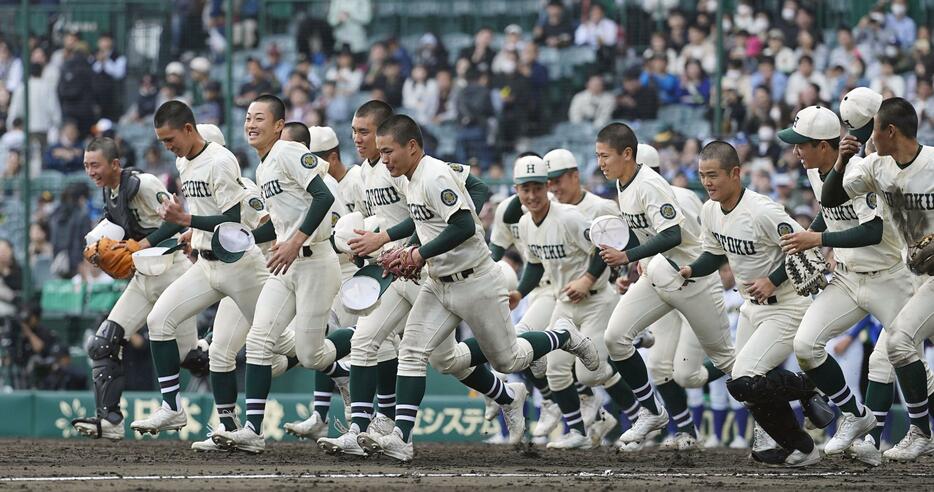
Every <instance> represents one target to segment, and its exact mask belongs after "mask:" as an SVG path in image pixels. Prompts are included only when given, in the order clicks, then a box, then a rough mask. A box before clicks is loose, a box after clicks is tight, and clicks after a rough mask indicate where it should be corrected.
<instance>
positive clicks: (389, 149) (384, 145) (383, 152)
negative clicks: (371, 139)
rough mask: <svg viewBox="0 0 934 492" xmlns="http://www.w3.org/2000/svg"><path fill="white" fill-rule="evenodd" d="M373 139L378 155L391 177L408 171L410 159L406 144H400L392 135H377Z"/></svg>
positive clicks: (410, 165)
mask: <svg viewBox="0 0 934 492" xmlns="http://www.w3.org/2000/svg"><path fill="white" fill-rule="evenodd" d="M375 140H376V147H377V148H378V149H379V156H380V158H382V160H383V164H385V165H386V169H388V170H389V174H390V175H391V176H392V177H394V178H398V177H399V176H402V175H404V174H406V173H408V172H409V169H410V168H411V167H412V163H411V160H412V159H411V156H410V152H409V148H408V146H407V145H400V144H399V142H396V139H394V138H392V135H382V136H378V137H376V138H375Z"/></svg>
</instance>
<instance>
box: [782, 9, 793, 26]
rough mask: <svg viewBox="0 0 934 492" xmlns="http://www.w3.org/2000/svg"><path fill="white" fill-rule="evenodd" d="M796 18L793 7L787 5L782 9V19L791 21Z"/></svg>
mask: <svg viewBox="0 0 934 492" xmlns="http://www.w3.org/2000/svg"><path fill="white" fill-rule="evenodd" d="M794 18H795V9H793V8H791V7H785V8H783V9H782V19H785V20H786V21H788V22H791V21H792V19H794Z"/></svg>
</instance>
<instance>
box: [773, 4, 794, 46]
mask: <svg viewBox="0 0 934 492" xmlns="http://www.w3.org/2000/svg"><path fill="white" fill-rule="evenodd" d="M798 9H799V5H798V1H797V0H785V2H784V3H783V4H782V10H781V15H780V18H779V19H776V22H775V23H774V24H775V28H777V29H778V30H779V31H781V32H782V34H783V35H784V36H785V38H786V39H795V37H796V36H797V35H798V28H797V26H795V19H796V18H797V16H798Z"/></svg>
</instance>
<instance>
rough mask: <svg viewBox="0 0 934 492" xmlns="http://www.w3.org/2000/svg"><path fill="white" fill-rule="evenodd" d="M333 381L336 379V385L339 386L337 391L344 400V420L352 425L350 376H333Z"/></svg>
mask: <svg viewBox="0 0 934 492" xmlns="http://www.w3.org/2000/svg"><path fill="white" fill-rule="evenodd" d="M331 381H334V386H336V387H337V391H338V392H340V394H341V400H343V401H344V422H345V423H346V424H347V425H350V418H351V417H350V413H351V412H350V404H351V401H352V400H351V399H350V376H343V377H339V378H331Z"/></svg>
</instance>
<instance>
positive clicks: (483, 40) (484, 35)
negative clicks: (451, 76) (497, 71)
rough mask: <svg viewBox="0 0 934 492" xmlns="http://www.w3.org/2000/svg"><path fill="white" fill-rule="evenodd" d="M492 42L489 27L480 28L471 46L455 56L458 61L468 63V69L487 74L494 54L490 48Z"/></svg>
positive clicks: (491, 31)
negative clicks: (466, 61)
mask: <svg viewBox="0 0 934 492" xmlns="http://www.w3.org/2000/svg"><path fill="white" fill-rule="evenodd" d="M492 42H493V30H492V29H490V28H489V27H482V28H480V30H479V31H477V33H476V34H474V37H473V45H471V46H468V47H466V48H464V49H462V50H461V51H460V53H459V54H458V55H457V58H458V60H460V59H466V60H468V61H469V62H470V67H471V68H473V69H474V70H477V71H479V72H483V73H487V72H489V71H490V70H491V68H492V66H493V57H494V56H496V52H495V51H493V48H492V47H490V44H491V43H492Z"/></svg>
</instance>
